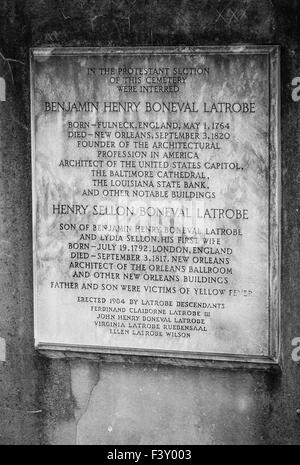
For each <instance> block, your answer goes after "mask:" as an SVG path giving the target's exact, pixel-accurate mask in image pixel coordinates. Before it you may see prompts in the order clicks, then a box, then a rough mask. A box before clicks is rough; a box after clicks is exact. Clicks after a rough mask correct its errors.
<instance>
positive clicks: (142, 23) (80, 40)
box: [0, 0, 300, 444]
mask: <svg viewBox="0 0 300 465" xmlns="http://www.w3.org/2000/svg"><path fill="white" fill-rule="evenodd" d="M299 12H300V8H299V5H298V2H297V0H289V1H288V0H273V1H271V0H240V1H237V0H232V1H229V0H213V1H212V0H165V1H162V0H161V1H159V0H148V1H147V0H2V2H1V4H0V77H3V78H4V80H5V84H6V91H5V95H4V96H3V93H4V88H3V86H2V89H3V92H2V98H0V163H1V168H0V206H1V209H0V228H1V229H0V231H1V235H0V259H1V266H0V443H2V444H36V443H42V444H62V443H63V444H75V443H77V444H163V443H164V444H166V443H168V444H214V443H216V444H230V443H235V444H238V443H248V444H253V443H256V444H261V443H264V444H269V443H290V444H293V443H299V442H300V415H299V409H300V389H299V387H300V370H299V363H297V362H295V361H293V359H292V355H291V354H292V349H293V347H292V340H293V339H294V338H295V337H300V318H299V307H300V286H299V279H298V276H299V272H300V257H299V255H300V237H299V233H298V231H299V229H300V215H299V209H300V206H299V200H300V167H299V159H298V158H299V150H300V147H299V144H300V132H299V125H300V102H298V103H297V102H294V101H293V100H292V98H291V91H292V87H291V81H292V79H293V78H294V77H295V76H297V75H298V76H299V68H300V50H299V38H300V37H299ZM236 43H243V44H244V43H253V44H279V45H280V46H281V54H282V57H281V66H282V76H281V80H282V82H281V88H282V91H281V94H282V128H281V131H282V277H281V285H282V353H283V356H282V371H281V372H265V371H253V370H251V371H250V370H247V369H244V370H235V371H233V370H229V369H223V370H222V369H214V368H181V367H171V366H156V365H151V364H147V365H143V364H134V363H131V362H128V363H104V362H95V361H88V360H83V359H73V360H72V359H65V360H64V359H47V358H44V357H42V356H40V355H38V354H37V353H36V352H35V350H34V343H33V295H32V294H33V292H32V233H31V220H32V217H31V160H30V157H31V154H30V102H29V48H30V47H33V46H45V45H47V46H48V45H51V46H56V45H60V46H137V45H139V46H142V45H152V46H155V45H160V46H163V45H183V44H185V45H218V44H220V45H227V44H236ZM297 410H298V414H297Z"/></svg>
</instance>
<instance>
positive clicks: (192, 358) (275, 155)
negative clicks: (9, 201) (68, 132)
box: [30, 44, 281, 369]
mask: <svg viewBox="0 0 300 465" xmlns="http://www.w3.org/2000/svg"><path fill="white" fill-rule="evenodd" d="M187 53H191V54H202V55H203V54H217V53H219V54H234V55H235V54H248V55H251V54H253V55H261V54H263V55H267V56H268V60H269V167H270V171H269V289H268V292H269V354H268V356H244V355H241V356H239V355H236V354H213V353H201V352H197V353H195V352H187V351H185V352H177V351H165V350H157V351H156V350H152V349H148V350H147V349H145V350H140V349H128V348H122V347H115V348H111V347H101V346H99V347H98V346H83V345H81V346H77V345H64V344H50V343H45V342H43V341H40V340H39V337H38V325H37V319H38V314H37V309H36V301H37V298H36V297H37V296H36V292H37V286H36V282H37V272H36V270H37V266H36V254H35V246H36V244H35V221H36V214H35V205H36V202H35V125H34V92H33V76H34V60H35V58H36V57H38V56H40V57H43V56H45V57H47V56H49V55H51V56H70V55H73V56H82V55H85V56H91V55H98V56H103V55H124V54H126V55H131V56H134V55H143V54H147V55H176V54H187ZM30 90H31V97H30V98H31V153H32V183H33V191H32V205H33V215H32V221H33V283H34V290H33V294H34V310H35V311H34V335H35V347H36V349H38V350H39V351H40V352H41V353H42V354H44V355H46V356H49V357H51V358H58V357H59V358H60V357H63V358H77V357H82V358H89V359H93V360H95V359H96V360H101V361H110V362H111V361H112V362H123V363H124V362H129V363H135V362H136V363H154V364H155V363H156V364H163V365H166V364H167V365H180V366H207V367H209V366H213V367H221V368H237V369H240V368H254V369H268V368H276V367H277V368H279V367H280V360H281V341H280V334H281V325H280V301H281V295H280V263H281V238H280V230H281V228H280V225H281V170H280V169H281V158H280V47H279V46H278V45H252V44H251V45H250V44H249V45H248V44H247V45H245V44H240V45H232V46H203V47H202V46H193V47H190V46H189V47H185V46H180V47H38V48H32V49H31V53H30Z"/></svg>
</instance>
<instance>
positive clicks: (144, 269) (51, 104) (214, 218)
mask: <svg viewBox="0 0 300 465" xmlns="http://www.w3.org/2000/svg"><path fill="white" fill-rule="evenodd" d="M278 55H279V52H278V48H277V47H273V46H261V47H258V46H247V47H244V46H236V47H195V48H184V47H182V48H169V47H167V48H138V49H137V48H124V49H122V48H121V49H115V48H112V49H107V48H99V49H98V48H96V49H93V48H91V49H87V48H59V49H57V48H54V49H52V48H40V49H38V48H37V49H33V50H32V54H31V110H32V167H33V256H34V312H35V341H36V346H37V347H38V348H40V349H47V350H49V349H53V350H56V349H57V350H73V351H79V352H80V351H85V352H100V353H109V354H114V353H116V354H121V355H122V354H126V355H128V354H129V355H131V354H135V355H143V356H145V355H151V356H154V357H168V358H172V359H176V358H178V357H179V358H182V359H185V360H203V359H212V360H227V361H236V360H240V361H243V362H244V361H245V362H247V361H249V362H258V363H260V362H267V363H269V362H270V363H276V362H277V360H278V322H279V310H278V306H279V286H278V282H279V213H278V212H279V154H278V138H279V135H278V132H279V129H278V127H279V126H278V125H279V122H278V108H279V102H278V100H279V99H278V88H279V85H278V68H279V56H278Z"/></svg>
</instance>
